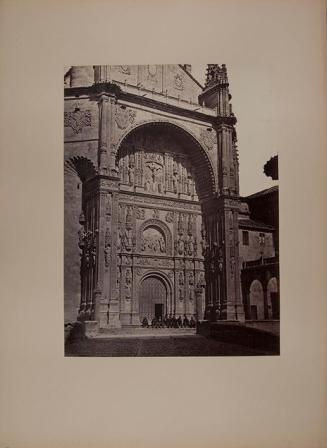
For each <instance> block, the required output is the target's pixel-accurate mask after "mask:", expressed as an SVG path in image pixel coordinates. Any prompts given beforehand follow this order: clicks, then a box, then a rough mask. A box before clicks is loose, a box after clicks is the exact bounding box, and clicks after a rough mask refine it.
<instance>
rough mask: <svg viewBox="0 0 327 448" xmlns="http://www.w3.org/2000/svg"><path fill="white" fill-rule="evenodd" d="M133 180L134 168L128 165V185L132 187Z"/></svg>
mask: <svg viewBox="0 0 327 448" xmlns="http://www.w3.org/2000/svg"><path fill="white" fill-rule="evenodd" d="M134 179H135V178H134V167H133V166H131V165H130V166H129V167H128V182H129V184H130V185H134Z"/></svg>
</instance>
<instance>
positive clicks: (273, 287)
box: [267, 277, 279, 320]
mask: <svg viewBox="0 0 327 448" xmlns="http://www.w3.org/2000/svg"><path fill="white" fill-rule="evenodd" d="M267 299H268V310H269V318H270V319H276V320H278V319H279V294H278V282H277V278H276V277H272V278H271V279H270V280H269V282H268V284H267Z"/></svg>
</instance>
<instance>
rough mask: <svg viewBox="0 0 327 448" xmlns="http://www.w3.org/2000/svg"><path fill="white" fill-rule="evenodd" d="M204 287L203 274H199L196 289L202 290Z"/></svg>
mask: <svg viewBox="0 0 327 448" xmlns="http://www.w3.org/2000/svg"><path fill="white" fill-rule="evenodd" d="M205 285H206V282H205V279H204V274H203V272H201V274H200V275H199V279H198V283H197V285H196V286H197V288H204V287H205Z"/></svg>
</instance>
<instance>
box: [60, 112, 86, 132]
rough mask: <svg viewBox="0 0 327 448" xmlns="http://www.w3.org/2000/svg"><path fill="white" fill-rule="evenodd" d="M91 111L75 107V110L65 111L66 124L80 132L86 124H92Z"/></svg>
mask: <svg viewBox="0 0 327 448" xmlns="http://www.w3.org/2000/svg"><path fill="white" fill-rule="evenodd" d="M91 124H92V119H91V111H90V110H80V109H75V110H74V111H73V112H65V114H64V126H65V127H71V128H72V130H73V131H74V133H75V134H79V133H80V132H81V131H82V130H83V128H84V126H91Z"/></svg>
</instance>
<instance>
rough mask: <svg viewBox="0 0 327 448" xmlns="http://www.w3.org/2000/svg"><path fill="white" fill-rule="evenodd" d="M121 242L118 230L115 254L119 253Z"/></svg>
mask: <svg viewBox="0 0 327 448" xmlns="http://www.w3.org/2000/svg"><path fill="white" fill-rule="evenodd" d="M121 240H122V238H121V230H120V229H119V230H118V232H117V245H116V247H117V252H120V251H121V246H122V241H121Z"/></svg>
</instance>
